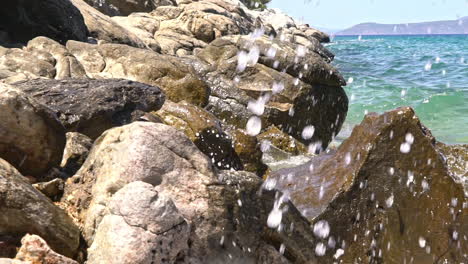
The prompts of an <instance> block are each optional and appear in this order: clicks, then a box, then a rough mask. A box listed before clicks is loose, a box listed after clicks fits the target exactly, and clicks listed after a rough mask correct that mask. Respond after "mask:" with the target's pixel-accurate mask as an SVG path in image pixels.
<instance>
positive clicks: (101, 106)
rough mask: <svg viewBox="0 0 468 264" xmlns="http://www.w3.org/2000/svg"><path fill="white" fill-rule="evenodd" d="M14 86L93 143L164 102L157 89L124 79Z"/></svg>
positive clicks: (46, 81) (37, 81)
mask: <svg viewBox="0 0 468 264" xmlns="http://www.w3.org/2000/svg"><path fill="white" fill-rule="evenodd" d="M15 86H16V87H17V88H19V89H20V90H22V91H23V92H25V93H27V94H29V95H30V96H31V97H33V98H34V99H36V100H38V101H39V102H41V103H43V104H45V105H49V106H50V107H51V108H52V109H53V110H54V111H55V112H56V114H57V116H58V117H59V119H60V121H61V122H62V124H63V125H64V126H65V128H66V129H67V131H73V132H75V131H76V132H79V133H82V134H84V135H86V136H89V137H90V138H92V139H95V138H97V137H98V136H100V135H101V134H102V132H104V131H105V130H107V129H109V128H111V127H114V126H121V125H124V124H128V123H130V122H132V121H133V120H135V119H136V118H138V117H140V116H141V115H142V112H147V111H154V110H158V109H159V108H161V106H162V104H163V103H164V99H165V97H164V94H163V93H162V92H161V90H160V89H159V88H158V87H153V86H150V85H146V84H142V83H138V82H133V81H129V80H122V79H106V80H98V79H66V80H50V79H34V80H29V81H23V82H18V83H15Z"/></svg>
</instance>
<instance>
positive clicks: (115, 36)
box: [70, 0, 146, 48]
mask: <svg viewBox="0 0 468 264" xmlns="http://www.w3.org/2000/svg"><path fill="white" fill-rule="evenodd" d="M70 1H71V3H72V4H73V5H74V6H75V7H76V8H78V9H79V10H80V12H81V14H82V15H83V18H84V22H85V24H86V27H87V28H88V30H89V35H90V36H91V37H93V38H96V39H97V40H101V41H105V42H110V43H121V44H126V45H130V46H133V47H138V48H145V47H146V45H145V43H143V41H142V40H141V39H140V38H139V37H138V36H137V35H135V34H134V33H133V32H132V31H130V30H128V29H126V28H124V27H122V26H121V25H119V24H118V23H115V22H114V21H113V20H112V19H111V18H110V17H108V16H106V15H104V14H102V13H101V12H99V11H98V10H96V9H94V8H93V7H91V6H90V5H88V4H87V3H86V2H85V1H83V0H70Z"/></svg>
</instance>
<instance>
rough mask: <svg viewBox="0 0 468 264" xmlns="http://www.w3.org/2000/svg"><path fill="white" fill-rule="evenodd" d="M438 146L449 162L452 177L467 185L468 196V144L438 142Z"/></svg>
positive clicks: (466, 193) (467, 194)
mask: <svg viewBox="0 0 468 264" xmlns="http://www.w3.org/2000/svg"><path fill="white" fill-rule="evenodd" d="M437 148H438V150H439V152H440V153H441V154H442V155H443V157H444V159H445V161H446V162H447V168H448V170H449V172H450V174H451V175H452V177H453V178H454V179H455V180H456V181H457V182H459V183H460V184H461V185H463V186H464V187H465V196H467V197H468V145H466V144H465V145H446V144H444V143H441V142H437Z"/></svg>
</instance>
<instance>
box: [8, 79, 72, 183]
mask: <svg viewBox="0 0 468 264" xmlns="http://www.w3.org/2000/svg"><path fill="white" fill-rule="evenodd" d="M64 146H65V129H64V128H63V126H62V125H61V124H60V121H59V120H58V119H57V117H56V115H55V113H54V112H53V111H52V110H51V109H49V108H47V107H46V106H45V105H42V104H40V103H39V102H38V101H37V100H34V99H32V98H30V97H29V96H26V94H24V93H22V92H21V91H18V90H16V89H15V88H14V87H11V86H9V85H6V84H2V83H0V157H1V158H3V159H5V160H6V161H8V162H9V163H11V164H12V165H13V166H15V167H16V168H17V169H18V170H19V171H20V172H21V173H23V174H24V175H27V176H34V177H36V178H38V177H41V176H43V174H44V173H46V172H47V171H48V170H49V169H51V168H52V167H56V166H58V164H59V163H60V159H61V158H62V154H63V148H64Z"/></svg>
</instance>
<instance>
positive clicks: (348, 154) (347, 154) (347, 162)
mask: <svg viewBox="0 0 468 264" xmlns="http://www.w3.org/2000/svg"><path fill="white" fill-rule="evenodd" d="M345 162H346V165H349V164H350V163H351V153H349V152H348V153H346V155H345Z"/></svg>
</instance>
